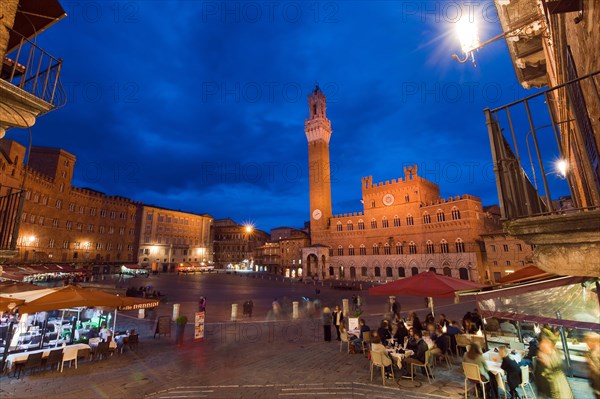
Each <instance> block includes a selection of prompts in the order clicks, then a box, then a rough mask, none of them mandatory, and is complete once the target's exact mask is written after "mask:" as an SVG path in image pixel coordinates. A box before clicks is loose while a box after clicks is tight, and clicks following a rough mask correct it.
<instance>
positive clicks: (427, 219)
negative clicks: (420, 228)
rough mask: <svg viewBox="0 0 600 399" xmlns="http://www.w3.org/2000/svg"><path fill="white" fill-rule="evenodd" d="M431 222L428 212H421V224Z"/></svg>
mask: <svg viewBox="0 0 600 399" xmlns="http://www.w3.org/2000/svg"><path fill="white" fill-rule="evenodd" d="M429 223H431V215H429V213H427V212H425V213H424V214H423V224H429Z"/></svg>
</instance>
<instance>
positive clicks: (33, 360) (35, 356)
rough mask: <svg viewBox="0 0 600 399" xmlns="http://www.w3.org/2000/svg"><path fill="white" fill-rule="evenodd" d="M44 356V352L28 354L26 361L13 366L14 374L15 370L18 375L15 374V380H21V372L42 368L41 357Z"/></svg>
mask: <svg viewBox="0 0 600 399" xmlns="http://www.w3.org/2000/svg"><path fill="white" fill-rule="evenodd" d="M43 356H44V352H36V353H30V354H29V355H28V356H27V360H25V361H23V362H18V363H16V364H15V374H16V373H17V370H18V371H19V373H18V374H17V379H19V378H21V372H23V371H26V370H33V369H35V368H40V367H42V357H43Z"/></svg>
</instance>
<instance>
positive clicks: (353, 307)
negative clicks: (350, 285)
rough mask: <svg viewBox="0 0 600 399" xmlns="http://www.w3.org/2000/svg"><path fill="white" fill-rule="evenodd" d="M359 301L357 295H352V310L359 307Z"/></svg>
mask: <svg viewBox="0 0 600 399" xmlns="http://www.w3.org/2000/svg"><path fill="white" fill-rule="evenodd" d="M356 303H357V301H356V295H352V310H353V311H355V310H357V309H358V307H357V305H356Z"/></svg>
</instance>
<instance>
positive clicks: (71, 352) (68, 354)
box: [60, 346, 78, 373]
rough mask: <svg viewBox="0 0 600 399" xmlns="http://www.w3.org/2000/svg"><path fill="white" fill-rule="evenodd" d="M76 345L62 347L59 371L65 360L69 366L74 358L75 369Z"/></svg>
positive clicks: (61, 370)
mask: <svg viewBox="0 0 600 399" xmlns="http://www.w3.org/2000/svg"><path fill="white" fill-rule="evenodd" d="M77 351H78V349H77V347H76V346H65V347H64V348H63V358H62V361H61V364H60V372H61V373H62V372H63V368H64V366H65V363H66V362H69V368H70V367H71V363H72V362H73V360H75V369H77Z"/></svg>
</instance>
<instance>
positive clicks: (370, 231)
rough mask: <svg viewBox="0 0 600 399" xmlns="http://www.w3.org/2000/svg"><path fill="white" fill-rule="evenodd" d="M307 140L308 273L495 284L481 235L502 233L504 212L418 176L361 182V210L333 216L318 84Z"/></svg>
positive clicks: (327, 133)
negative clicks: (431, 273) (437, 276)
mask: <svg viewBox="0 0 600 399" xmlns="http://www.w3.org/2000/svg"><path fill="white" fill-rule="evenodd" d="M308 103H309V118H308V119H307V120H306V122H305V133H306V137H307V139H308V159H309V181H310V187H309V190H310V191H309V192H310V193H309V198H310V212H311V215H310V216H311V229H310V239H311V246H310V247H307V248H304V249H303V252H302V259H303V261H304V262H303V263H304V264H305V273H306V274H307V275H311V276H315V275H316V276H317V277H318V278H324V279H325V278H336V279H337V278H341V279H368V280H373V279H376V280H386V279H390V280H391V279H396V278H399V277H405V276H409V275H414V274H417V273H420V272H423V271H428V270H435V271H436V272H438V273H443V274H445V275H448V276H452V277H456V278H462V279H465V280H474V281H489V280H490V276H489V271H487V270H486V268H485V261H484V256H485V255H484V253H485V248H484V244H483V240H482V239H481V234H484V233H487V232H492V231H495V230H498V229H499V228H500V223H499V218H498V217H497V214H495V213H491V212H487V211H486V210H485V209H484V207H483V205H482V203H481V200H480V199H479V198H477V197H474V196H472V195H468V194H464V195H461V196H454V197H449V198H441V197H440V189H439V186H438V185H437V184H435V183H433V182H431V181H428V180H426V179H424V178H422V177H420V176H419V175H418V170H417V167H416V166H409V167H405V168H404V177H401V178H398V179H393V180H391V181H385V182H380V183H374V182H373V178H372V176H367V177H364V178H363V179H362V203H363V209H362V210H361V211H357V212H353V213H348V214H342V215H333V214H332V209H331V188H330V179H329V173H330V171H329V139H330V137H331V124H330V122H329V120H328V119H327V116H326V112H325V105H326V99H325V95H324V94H323V92H321V90H320V89H319V87H317V88H316V89H315V90H314V91H313V92H312V94H310V95H309V99H308Z"/></svg>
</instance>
